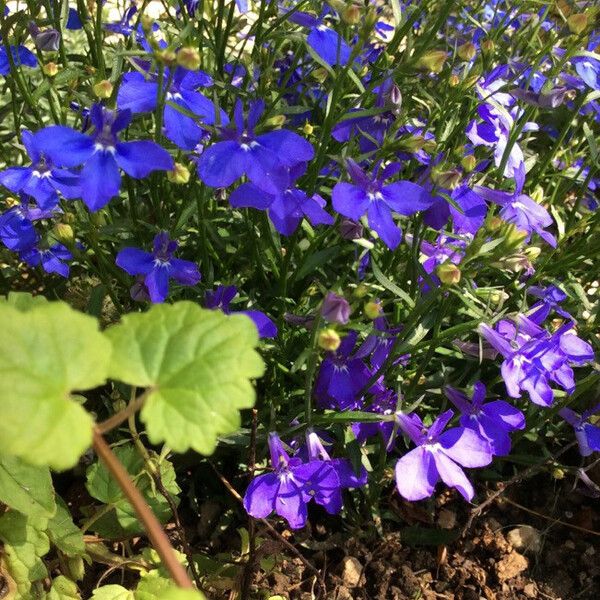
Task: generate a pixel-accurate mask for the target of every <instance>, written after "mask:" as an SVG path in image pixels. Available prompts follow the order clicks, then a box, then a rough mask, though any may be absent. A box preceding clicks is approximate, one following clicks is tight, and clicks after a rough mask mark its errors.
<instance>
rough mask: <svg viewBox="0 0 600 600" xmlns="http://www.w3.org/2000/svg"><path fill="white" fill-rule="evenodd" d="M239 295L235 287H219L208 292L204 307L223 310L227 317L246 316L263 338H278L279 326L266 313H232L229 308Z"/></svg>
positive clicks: (249, 311) (252, 311)
mask: <svg viewBox="0 0 600 600" xmlns="http://www.w3.org/2000/svg"><path fill="white" fill-rule="evenodd" d="M236 295H237V288H236V287H235V285H227V286H225V285H219V286H217V288H216V289H215V290H214V291H213V292H209V291H207V292H206V293H205V295H204V306H206V308H218V309H220V310H222V311H223V312H224V313H225V314H226V315H229V314H236V313H240V314H243V315H246V316H247V317H249V318H250V319H252V321H254V324H255V325H256V328H257V329H258V335H259V336H260V337H261V338H274V337H277V326H276V325H275V323H273V321H271V319H269V317H267V315H265V313H263V312H261V311H260V310H239V311H238V310H236V311H232V310H231V309H230V308H229V305H230V304H231V301H232V300H233V299H234V298H235V296H236Z"/></svg>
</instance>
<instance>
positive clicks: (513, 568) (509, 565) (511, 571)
mask: <svg viewBox="0 0 600 600" xmlns="http://www.w3.org/2000/svg"><path fill="white" fill-rule="evenodd" d="M528 566H529V562H528V560H527V559H526V558H525V557H524V556H523V555H522V554H519V553H518V552H515V551H514V550H513V551H512V552H511V553H510V554H507V555H506V556H505V557H504V558H503V559H502V560H500V561H498V563H497V564H496V566H495V568H496V576H497V577H498V580H499V581H506V580H507V579H512V578H513V577H516V576H517V575H518V574H519V573H522V572H523V571H524V570H525V569H526V568H527V567H528Z"/></svg>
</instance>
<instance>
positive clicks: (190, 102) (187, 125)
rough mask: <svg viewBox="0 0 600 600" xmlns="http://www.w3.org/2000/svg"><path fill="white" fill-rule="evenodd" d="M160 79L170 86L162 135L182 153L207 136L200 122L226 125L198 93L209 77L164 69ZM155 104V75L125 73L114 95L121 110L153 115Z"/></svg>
mask: <svg viewBox="0 0 600 600" xmlns="http://www.w3.org/2000/svg"><path fill="white" fill-rule="evenodd" d="M163 77H164V81H165V82H168V84H169V88H168V90H167V92H166V100H167V103H166V104H165V108H164V114H163V122H164V127H165V136H166V137H167V138H168V139H169V140H171V141H172V142H173V143H174V144H176V145H177V146H179V147H180V148H183V149H184V150H193V149H194V148H195V147H196V146H197V145H198V144H199V143H200V141H201V140H202V139H203V137H204V136H205V135H206V133H207V132H206V130H205V129H203V128H202V125H201V124H202V123H204V124H206V125H214V124H215V123H217V122H218V123H219V124H220V125H226V124H227V123H228V122H229V119H228V118H227V114H226V113H225V111H223V110H222V109H221V110H219V111H217V109H216V108H215V105H214V104H213V102H212V101H211V100H209V99H208V98H206V96H203V95H202V94H201V93H200V92H198V91H197V89H198V88H200V87H209V86H211V85H212V84H213V81H212V78H211V77H210V76H209V75H207V74H206V73H204V72H202V71H187V70H186V69H183V68H181V67H178V68H176V69H175V71H174V72H173V73H172V74H171V72H170V71H169V70H168V69H167V70H165V73H164V74H163ZM157 102H158V81H157V78H156V76H155V75H152V74H150V73H147V74H146V75H143V74H142V73H138V72H137V71H133V72H131V73H125V75H124V76H123V83H122V84H121V87H120V88H119V93H118V95H117V105H118V106H119V108H120V109H121V110H131V112H132V113H144V112H153V111H154V110H155V109H156V105H157ZM169 102H172V103H173V104H176V105H177V106H179V107H181V108H182V109H183V110H185V111H187V112H190V113H193V114H194V115H196V116H197V117H198V119H193V118H192V117H190V116H188V115H187V114H184V113H183V112H181V111H179V110H177V109H176V108H175V107H173V106H171V105H170V104H169Z"/></svg>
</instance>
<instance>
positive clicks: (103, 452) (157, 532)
mask: <svg viewBox="0 0 600 600" xmlns="http://www.w3.org/2000/svg"><path fill="white" fill-rule="evenodd" d="M93 445H94V450H95V451H96V454H97V455H98V456H99V457H100V459H101V460H102V461H103V462H104V464H105V465H106V468H107V469H108V470H109V472H110V474H111V475H112V476H113V477H114V479H115V481H116V482H117V483H118V485H119V487H120V488H121V490H122V491H123V493H124V494H125V496H126V497H127V500H129V502H130V504H131V506H132V507H133V508H134V510H135V512H136V514H137V516H138V518H139V520H140V521H141V523H142V525H143V526H144V529H145V530H146V533H147V534H148V537H149V538H150V541H151V542H152V545H153V546H154V549H155V550H156V552H158V555H159V556H160V559H161V561H162V563H163V564H164V566H165V567H166V568H167V570H168V571H169V573H170V574H171V577H172V578H173V581H175V583H176V584H177V585H178V586H179V587H182V588H191V589H194V584H193V583H192V580H191V579H190V578H189V576H188V574H187V572H186V570H185V569H184V568H183V565H182V564H181V563H180V562H179V561H178V560H177V556H176V554H175V550H174V549H173V546H171V542H170V541H169V538H168V537H167V535H166V533H165V532H164V531H163V528H162V525H161V524H160V523H159V521H158V519H157V518H156V516H155V515H154V513H153V512H152V511H151V510H150V507H149V506H148V504H146V501H145V500H144V498H143V496H142V494H141V493H140V492H139V490H138V489H137V488H136V487H135V485H134V484H133V481H131V478H130V477H129V474H128V473H127V471H126V470H125V467H124V466H123V465H122V464H121V463H120V461H119V459H118V458H117V457H116V456H115V454H114V453H113V451H112V450H111V449H110V446H109V445H108V444H107V443H106V441H105V440H104V438H103V437H102V434H101V433H100V431H99V430H98V429H95V430H94V438H93Z"/></svg>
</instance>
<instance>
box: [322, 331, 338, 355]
mask: <svg viewBox="0 0 600 600" xmlns="http://www.w3.org/2000/svg"><path fill="white" fill-rule="evenodd" d="M317 342H318V344H319V348H323V350H329V351H330V352H335V351H336V350H337V349H338V348H339V347H340V344H341V342H342V340H341V339H340V336H339V335H338V333H337V331H336V330H335V329H321V331H319V337H318V340H317Z"/></svg>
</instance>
